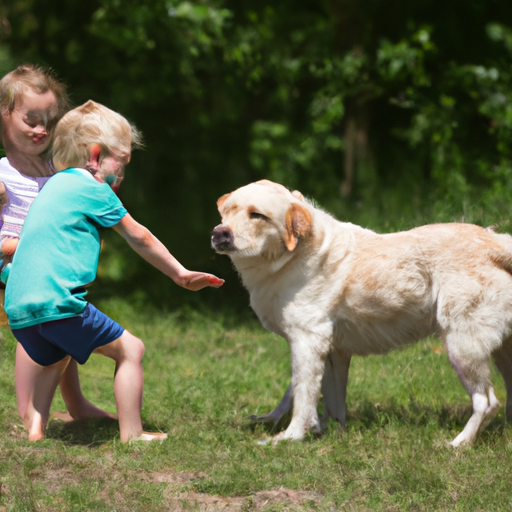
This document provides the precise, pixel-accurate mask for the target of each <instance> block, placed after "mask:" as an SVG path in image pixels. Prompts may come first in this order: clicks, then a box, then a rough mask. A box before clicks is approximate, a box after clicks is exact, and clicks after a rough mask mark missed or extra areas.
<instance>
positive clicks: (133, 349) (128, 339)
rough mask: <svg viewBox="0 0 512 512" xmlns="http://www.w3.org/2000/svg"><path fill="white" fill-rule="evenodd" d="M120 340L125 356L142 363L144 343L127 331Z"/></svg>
mask: <svg viewBox="0 0 512 512" xmlns="http://www.w3.org/2000/svg"><path fill="white" fill-rule="evenodd" d="M121 339H123V348H124V350H125V354H126V356H127V357H128V358H130V359H134V360H137V361H142V358H143V357H144V352H145V350H146V347H145V346H144V342H143V341H142V340H141V339H139V338H137V337H136V336H134V335H133V334H131V333H129V332H128V331H125V332H124V333H123V336H121Z"/></svg>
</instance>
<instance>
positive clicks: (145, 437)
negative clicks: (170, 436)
mask: <svg viewBox="0 0 512 512" xmlns="http://www.w3.org/2000/svg"><path fill="white" fill-rule="evenodd" d="M164 439H167V434H165V433H164V432H142V434H141V435H140V436H138V437H132V438H131V439H130V441H163V440H164Z"/></svg>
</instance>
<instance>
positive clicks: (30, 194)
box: [0, 158, 51, 241]
mask: <svg viewBox="0 0 512 512" xmlns="http://www.w3.org/2000/svg"><path fill="white" fill-rule="evenodd" d="M50 178H51V176H44V177H31V176H25V175H24V174H21V173H20V172H18V171H17V170H16V169H15V168H14V167H12V165H11V164H10V163H9V160H7V158H1V159H0V181H2V182H3V183H4V185H5V188H6V191H7V204H6V205H5V206H4V208H3V210H2V213H1V214H0V241H1V240H3V239H4V238H19V236H20V232H21V227H22V226H23V223H24V222H25V218H26V216H27V213H28V209H29V208H30V205H31V204H32V201H33V200H34V199H35V198H36V196H37V194H39V192H40V190H41V189H42V188H43V186H44V185H45V184H46V182H47V181H48V180H49V179H50Z"/></svg>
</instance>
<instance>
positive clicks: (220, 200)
mask: <svg viewBox="0 0 512 512" xmlns="http://www.w3.org/2000/svg"><path fill="white" fill-rule="evenodd" d="M230 195H231V192H230V193H229V194H224V195H223V196H220V197H219V199H217V209H218V210H220V208H221V206H222V205H223V204H224V201H226V199H227V198H228V197H229V196H230Z"/></svg>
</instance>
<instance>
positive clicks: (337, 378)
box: [322, 350, 350, 427]
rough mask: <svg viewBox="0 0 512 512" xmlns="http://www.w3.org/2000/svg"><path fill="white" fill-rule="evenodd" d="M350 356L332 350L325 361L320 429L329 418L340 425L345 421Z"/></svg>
mask: <svg viewBox="0 0 512 512" xmlns="http://www.w3.org/2000/svg"><path fill="white" fill-rule="evenodd" d="M349 367H350V356H349V355H348V354H346V353H345V352H343V351H339V350H333V351H332V352H331V353H330V354H329V356H328V357H327V360H326V361H325V372H324V378H323V380H322V395H323V401H324V413H323V416H322V427H324V426H325V425H326V424H327V421H328V420H329V418H333V419H334V420H336V421H338V422H339V423H340V424H341V425H344V424H345V423H346V421H347V414H346V398H347V384H348V370H349Z"/></svg>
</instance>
